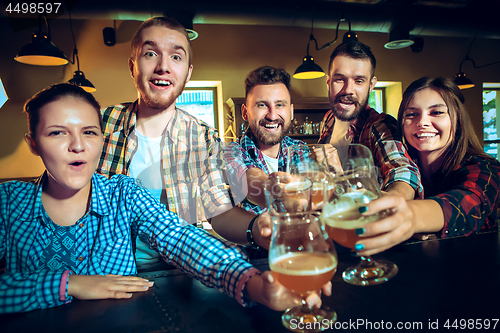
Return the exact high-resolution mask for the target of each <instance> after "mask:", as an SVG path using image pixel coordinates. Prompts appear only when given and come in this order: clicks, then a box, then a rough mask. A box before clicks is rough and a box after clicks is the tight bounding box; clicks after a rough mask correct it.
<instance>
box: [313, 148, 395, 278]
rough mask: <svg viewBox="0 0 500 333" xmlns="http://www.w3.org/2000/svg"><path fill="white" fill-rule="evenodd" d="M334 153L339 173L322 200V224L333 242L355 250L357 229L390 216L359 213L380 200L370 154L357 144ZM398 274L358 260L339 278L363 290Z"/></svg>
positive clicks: (385, 265)
mask: <svg viewBox="0 0 500 333" xmlns="http://www.w3.org/2000/svg"><path fill="white" fill-rule="evenodd" d="M337 152H338V156H339V160H340V162H341V164H342V170H341V171H340V172H338V173H337V174H336V175H335V177H334V178H333V183H334V191H333V194H332V195H331V196H330V197H327V198H326V199H325V200H326V201H327V204H326V205H325V207H324V208H323V212H322V214H321V220H322V221H323V223H324V224H325V228H326V230H327V232H328V234H329V236H330V237H331V238H332V239H333V240H334V241H335V242H337V243H339V244H340V245H343V246H345V247H348V248H351V249H353V250H354V249H355V244H356V242H358V241H359V240H360V239H363V238H362V237H359V236H358V235H357V234H356V229H358V228H362V227H363V225H364V224H366V223H370V222H375V221H378V220H379V219H381V218H383V217H384V216H387V214H388V213H389V212H386V211H385V212H381V213H378V214H373V215H362V214H361V213H360V212H359V208H360V207H361V206H364V205H366V204H367V203H369V202H370V201H371V200H374V199H377V198H378V197H380V196H381V193H380V190H379V186H378V182H377V174H376V172H375V170H376V169H375V165H374V163H373V158H372V155H371V152H370V150H369V149H368V148H367V147H365V146H363V145H360V144H351V145H349V146H344V147H338V148H337ZM325 196H326V195H325ZM397 272H398V267H397V266H396V265H395V264H394V263H392V262H390V261H387V260H379V261H375V260H373V259H372V258H371V257H370V256H361V262H360V264H359V265H358V266H355V267H350V268H348V269H347V270H346V271H344V273H343V274H342V277H343V279H344V281H346V282H348V283H350V284H354V285H362V286H365V285H374V284H380V283H383V282H386V281H388V280H389V279H391V278H392V277H394V276H395V275H396V274H397Z"/></svg>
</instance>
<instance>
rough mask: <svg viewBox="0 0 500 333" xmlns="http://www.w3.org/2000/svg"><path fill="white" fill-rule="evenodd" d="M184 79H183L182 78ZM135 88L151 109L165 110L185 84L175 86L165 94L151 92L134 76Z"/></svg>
mask: <svg viewBox="0 0 500 333" xmlns="http://www.w3.org/2000/svg"><path fill="white" fill-rule="evenodd" d="M184 81H185V80H184ZM134 83H135V88H136V89H137V91H138V92H139V96H141V99H142V100H143V101H144V102H145V103H146V105H147V106H149V107H150V108H153V109H160V110H165V109H167V108H168V107H170V106H171V105H172V104H174V103H175V100H176V99H177V97H179V96H180V95H181V94H182V91H183V90H184V86H185V85H186V84H182V85H180V86H176V87H175V88H174V89H173V90H172V91H170V92H169V93H168V94H167V95H165V94H162V93H157V94H151V93H150V92H149V91H148V90H147V89H146V87H145V85H144V82H143V81H141V80H140V78H139V77H138V76H134Z"/></svg>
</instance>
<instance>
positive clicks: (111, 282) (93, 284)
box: [68, 274, 153, 299]
mask: <svg viewBox="0 0 500 333" xmlns="http://www.w3.org/2000/svg"><path fill="white" fill-rule="evenodd" d="M152 286H153V282H151V281H148V280H145V279H143V278H140V277H136V276H121V275H74V274H71V275H69V277H68V295H70V296H73V297H75V298H78V299H106V298H130V297H132V293H134V292H141V291H146V290H148V289H149V288H150V287H152Z"/></svg>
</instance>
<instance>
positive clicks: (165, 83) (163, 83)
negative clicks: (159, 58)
mask: <svg viewBox="0 0 500 333" xmlns="http://www.w3.org/2000/svg"><path fill="white" fill-rule="evenodd" d="M151 83H152V84H154V85H155V86H158V87H168V86H169V85H171V84H172V82H170V81H167V80H151Z"/></svg>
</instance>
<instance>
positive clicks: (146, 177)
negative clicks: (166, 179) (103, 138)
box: [129, 131, 163, 269]
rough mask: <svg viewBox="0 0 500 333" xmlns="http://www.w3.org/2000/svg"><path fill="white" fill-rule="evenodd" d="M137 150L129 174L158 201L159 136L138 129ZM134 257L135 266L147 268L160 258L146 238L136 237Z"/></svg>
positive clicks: (159, 193) (160, 188) (160, 180)
mask: <svg viewBox="0 0 500 333" xmlns="http://www.w3.org/2000/svg"><path fill="white" fill-rule="evenodd" d="M135 135H136V136H137V150H136V152H135V154H134V156H133V157H132V160H131V161H130V169H129V175H130V177H133V178H135V179H136V181H137V182H138V183H140V184H141V185H142V187H144V188H147V189H148V190H149V191H150V192H151V194H152V195H153V196H154V197H155V198H156V199H157V200H158V201H160V198H161V193H162V191H163V183H162V176H161V165H160V163H161V150H160V149H161V147H160V144H161V136H160V137H157V138H148V137H146V136H144V135H142V134H139V133H138V131H135ZM135 258H136V264H137V268H143V269H147V268H149V267H152V266H153V265H155V264H158V263H159V262H160V261H161V260H162V259H161V257H160V255H159V254H158V252H156V251H155V250H152V249H150V248H149V243H148V242H147V240H141V239H140V237H137V240H136V251H135Z"/></svg>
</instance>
